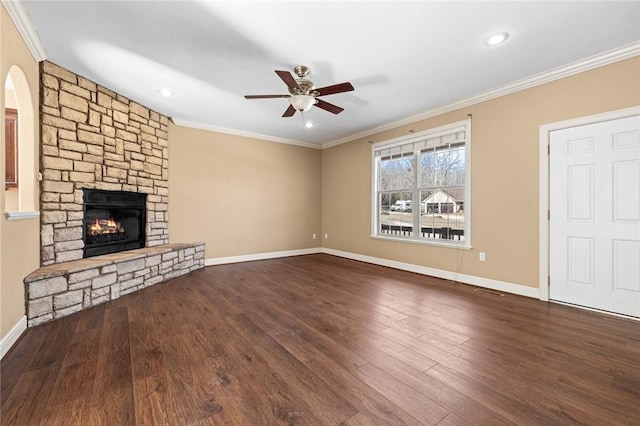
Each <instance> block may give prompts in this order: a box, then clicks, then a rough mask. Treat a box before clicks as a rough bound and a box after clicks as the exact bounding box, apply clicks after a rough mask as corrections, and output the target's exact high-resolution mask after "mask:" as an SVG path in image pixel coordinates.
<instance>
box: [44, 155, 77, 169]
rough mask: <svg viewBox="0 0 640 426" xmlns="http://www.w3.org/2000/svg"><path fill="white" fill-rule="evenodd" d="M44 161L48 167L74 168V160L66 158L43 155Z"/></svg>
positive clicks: (45, 166)
mask: <svg viewBox="0 0 640 426" xmlns="http://www.w3.org/2000/svg"><path fill="white" fill-rule="evenodd" d="M42 163H43V165H44V168H46V169H54V170H73V161H71V160H68V159H66V158H59V157H49V156H43V157H42Z"/></svg>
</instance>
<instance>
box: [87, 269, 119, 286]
mask: <svg viewBox="0 0 640 426" xmlns="http://www.w3.org/2000/svg"><path fill="white" fill-rule="evenodd" d="M116 281H118V274H116V273H115V272H113V273H111V274H106V275H100V276H98V277H96V278H94V279H93V280H92V281H91V288H94V289H97V288H102V287H106V286H110V285H111V284H114V283H115V282H116Z"/></svg>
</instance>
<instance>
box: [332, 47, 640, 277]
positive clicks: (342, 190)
mask: <svg viewBox="0 0 640 426" xmlns="http://www.w3.org/2000/svg"><path fill="white" fill-rule="evenodd" d="M636 105H640V58H638V57H635V58H632V59H629V60H625V61H622V62H618V63H615V64H612V65H608V66H605V67H602V68H598V69H595V70H592V71H588V72H585V73H582V74H578V75H575V76H572V77H568V78H565V79H562V80H557V81H555V82H552V83H548V84H545V85H542V86H538V87H534V88H531V89H528V90H524V91H521V92H518V93H514V94H511V95H507V96H503V97H501V98H497V99H494V100H491V101H487V102H483V103H481V104H478V105H474V106H471V107H468V108H464V109H461V110H458V111H454V112H451V113H448V114H443V115H441V116H437V117H434V118H431V119H428V120H424V121H420V122H417V123H413V124H411V125H408V126H404V127H400V128H398V129H394V130H392V131H387V132H383V133H380V134H377V135H374V136H369V137H366V138H363V139H361V140H356V141H353V142H350V143H347V144H343V145H338V146H336V147H333V148H329V149H325V150H323V156H322V212H323V214H322V222H323V232H326V233H328V234H329V239H328V240H324V241H323V242H324V246H325V247H328V248H332V249H336V250H343V251H348V252H352V253H358V254H363V255H368V256H374V257H380V258H384V259H389V260H394V261H400V262H407V263H411V264H415V265H420V266H425V267H430V268H436V269H441V270H445V271H450V272H456V273H462V274H468V275H473V276H478V277H483V278H490V279H495V280H500V281H505V282H510V283H514V284H520V285H525V286H530V287H538V266H539V264H538V263H539V262H538V258H539V254H538V250H539V246H538V194H539V190H538V188H539V183H538V179H539V175H538V164H539V163H538V162H539V155H538V150H539V126H540V125H542V124H545V123H551V122H556V121H562V120H567V119H570V118H576V117H581V116H585V115H591V114H596V113H601V112H605V111H610V110H616V109H621V108H626V107H630V106H636ZM467 114H472V116H473V118H472V136H471V137H472V149H471V163H472V165H471V170H472V192H471V206H472V215H471V226H472V230H471V238H472V245H473V249H472V250H461V249H454V248H441V247H432V246H424V245H418V244H410V243H397V242H389V241H380V240H375V239H372V238H370V237H369V235H370V233H371V232H370V230H371V144H370V143H369V141H373V142H379V141H383V140H387V139H391V138H394V137H398V136H402V135H406V134H408V133H409V130H410V129H411V130H414V131H416V132H418V131H421V130H425V129H429V128H432V127H436V126H439V125H443V124H447V123H451V122H455V121H459V120H463V119H464V118H466V116H467ZM480 251H483V252H485V253H486V256H487V261H486V262H479V261H478V252H480Z"/></svg>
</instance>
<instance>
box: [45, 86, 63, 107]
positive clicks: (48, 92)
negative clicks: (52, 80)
mask: <svg viewBox="0 0 640 426" xmlns="http://www.w3.org/2000/svg"><path fill="white" fill-rule="evenodd" d="M42 102H43V104H44V105H46V106H49V107H51V108H58V105H59V104H58V92H57V91H56V90H52V89H49V88H47V87H45V88H44V89H43V90H42Z"/></svg>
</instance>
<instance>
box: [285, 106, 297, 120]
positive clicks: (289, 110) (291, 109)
mask: <svg viewBox="0 0 640 426" xmlns="http://www.w3.org/2000/svg"><path fill="white" fill-rule="evenodd" d="M295 113H296V109H295V108H294V107H293V105H289V108H287V110H286V111H285V112H284V114H282V116H283V117H291V116H292V115H293V114H295Z"/></svg>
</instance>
